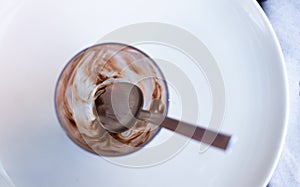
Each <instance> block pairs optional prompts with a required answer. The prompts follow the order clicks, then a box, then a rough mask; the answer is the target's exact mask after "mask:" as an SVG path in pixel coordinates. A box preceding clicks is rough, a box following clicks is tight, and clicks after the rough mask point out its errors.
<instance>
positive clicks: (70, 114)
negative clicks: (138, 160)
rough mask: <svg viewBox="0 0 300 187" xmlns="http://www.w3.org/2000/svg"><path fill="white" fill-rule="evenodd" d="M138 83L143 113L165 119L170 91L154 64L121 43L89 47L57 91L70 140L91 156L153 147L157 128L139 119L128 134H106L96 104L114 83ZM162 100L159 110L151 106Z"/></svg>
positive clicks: (71, 64) (65, 72)
mask: <svg viewBox="0 0 300 187" xmlns="http://www.w3.org/2000/svg"><path fill="white" fill-rule="evenodd" d="M115 81H118V82H130V83H133V84H136V85H137V86H138V87H139V88H140V89H141V90H142V92H143V96H144V105H143V108H144V109H145V110H152V111H158V112H160V113H162V114H163V115H165V113H166V109H167V100H168V97H167V86H166V83H165V81H164V78H163V75H162V73H161V71H160V70H159V68H158V66H157V65H156V64H155V63H154V61H153V60H152V59H151V58H149V57H148V56H147V55H146V54H144V53H143V52H141V51H139V50H138V49H136V48H134V47H131V46H128V45H124V44H117V43H106V44H100V45H96V46H92V47H90V48H87V49H86V50H84V51H82V52H80V53H79V54H77V55H76V56H75V57H74V58H73V59H72V60H71V61H70V62H69V64H68V65H67V66H66V68H65V69H64V70H63V72H62V74H61V76H60V79H59V81H58V84H57V89H56V101H55V102H56V111H57V115H58V118H59V120H60V123H61V125H62V127H63V128H64V129H65V130H66V132H67V134H68V136H69V137H70V138H71V139H72V140H73V141H74V142H75V143H76V144H77V145H79V146H80V147H82V148H84V149H85V150H87V151H90V152H93V153H96V154H99V155H105V156H118V155H124V154H128V153H131V152H133V151H135V150H137V149H139V148H141V147H142V146H144V145H145V144H146V143H147V142H149V141H150V140H151V139H152V138H153V137H154V136H155V134H156V133H157V132H158V130H159V127H158V126H157V125H154V124H151V123H149V122H145V121H142V120H137V121H136V123H135V124H134V125H133V127H132V128H130V129H129V130H128V131H125V132H123V133H110V132H108V131H106V130H105V129H104V128H103V127H102V125H101V122H100V120H99V116H98V115H97V112H96V103H95V100H96V99H97V97H98V96H99V95H100V94H101V93H102V92H103V90H104V88H105V87H106V86H108V85H110V84H112V83H113V82H115ZM154 101H156V103H157V101H159V103H161V104H160V106H157V105H155V104H153V102H154Z"/></svg>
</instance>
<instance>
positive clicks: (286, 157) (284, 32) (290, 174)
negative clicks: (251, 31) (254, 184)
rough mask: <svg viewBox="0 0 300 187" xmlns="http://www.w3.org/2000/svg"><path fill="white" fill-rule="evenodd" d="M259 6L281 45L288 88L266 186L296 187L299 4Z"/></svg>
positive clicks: (277, 0)
mask: <svg viewBox="0 0 300 187" xmlns="http://www.w3.org/2000/svg"><path fill="white" fill-rule="evenodd" d="M262 6H263V9H264V10H265V12H266V14H267V16H268V17H269V19H270V21H271V24H272V25H273V27H274V30H275V32H276V34H277V36H278V39H279V42H280V44H281V47H282V50H283V54H284V57H285V62H286V66H287V71H288V79H289V89H290V90H289V91H290V115H289V127H288V132H287V137H286V142H285V146H284V149H283V152H282V155H281V159H280V161H279V164H278V166H277V169H276V171H275V173H274V175H273V177H272V179H271V181H270V184H269V187H277V186H278V187H282V186H289V187H294V186H295V187H298V186H300V136H299V134H300V123H299V122H300V1H299V0H267V1H265V2H263V3H262Z"/></svg>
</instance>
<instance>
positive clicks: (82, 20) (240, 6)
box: [0, 0, 288, 187]
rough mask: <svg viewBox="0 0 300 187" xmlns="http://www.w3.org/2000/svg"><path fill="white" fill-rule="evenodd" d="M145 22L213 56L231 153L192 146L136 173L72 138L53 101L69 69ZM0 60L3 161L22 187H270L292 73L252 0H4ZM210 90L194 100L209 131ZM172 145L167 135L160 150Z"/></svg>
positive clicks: (174, 111) (160, 137)
mask: <svg viewBox="0 0 300 187" xmlns="http://www.w3.org/2000/svg"><path fill="white" fill-rule="evenodd" d="M143 22H161V23H167V24H172V25H175V26H177V27H180V28H184V29H185V30H187V31H189V32H190V33H191V34H193V35H194V36H196V37H197V38H198V39H199V40H200V41H202V42H203V43H204V44H205V46H206V47H207V49H209V51H210V53H211V54H212V56H213V58H214V59H215V61H216V63H217V65H218V68H219V69H220V71H221V73H222V77H223V80H224V85H225V93H226V94H225V96H226V100H225V102H226V107H225V115H224V119H223V123H222V128H221V131H224V132H227V133H230V134H234V135H235V136H236V137H238V140H237V142H236V144H234V145H233V147H232V150H231V152H227V153H224V152H222V151H219V150H215V149H212V148H210V149H208V150H207V151H205V152H199V144H198V143H196V142H194V141H191V142H189V143H188V144H187V145H186V146H185V147H184V148H183V149H182V150H181V151H180V152H177V154H175V155H173V157H172V158H170V159H168V160H164V161H165V162H163V163H159V164H157V165H154V166H151V167H147V168H139V169H135V168H132V167H123V166H120V165H115V164H112V163H111V162H107V160H106V159H103V158H101V157H99V156H95V155H92V154H90V153H87V152H85V151H83V150H81V149H80V148H78V147H77V146H75V145H74V144H73V143H72V142H71V141H70V140H69V139H68V138H67V136H66V135H65V133H64V132H63V130H62V128H61V127H60V125H59V123H58V121H57V118H56V115H55V109H54V102H53V101H54V90H55V85H56V81H57V79H58V76H59V73H60V72H61V70H62V68H63V67H64V65H65V64H66V63H67V61H68V60H69V59H70V58H71V57H72V56H73V55H75V53H77V52H78V51H79V50H81V49H83V48H85V47H87V46H90V45H92V44H94V43H95V42H97V41H98V40H99V39H100V38H102V37H103V36H104V35H106V34H108V33H110V32H112V31H114V30H116V29H118V28H121V27H124V26H127V25H130V24H135V23H143ZM154 34H156V35H160V34H162V33H159V32H158V33H154ZM170 34H171V33H170ZM137 37H138V35H137ZM144 49H145V51H146V52H147V50H148V51H149V53H152V52H153V51H155V50H153V51H152V52H151V46H148V48H147V46H144ZM0 59H1V60H0V66H1V67H0V75H1V80H0V85H1V92H0V98H1V105H0V159H1V160H2V162H3V165H4V167H5V168H6V170H7V173H8V175H9V176H10V177H11V178H12V181H13V182H14V183H15V184H16V186H20V187H21V186H22V187H24V186H25V187H34V186H74V187H76V186H77V187H80V186H95V185H98V186H101V185H102V186H107V187H110V186H118V185H120V186H121V185H122V186H166V185H168V186H214V187H215V186H222V187H224V186H249V187H253V186H265V185H266V184H267V182H268V180H269V179H270V177H271V174H272V172H273V170H274V168H275V166H276V163H277V161H278V158H279V155H280V151H281V148H282V144H283V140H284V135H285V131H286V122H287V112H288V111H287V110H288V107H287V105H288V96H287V95H288V94H287V87H286V86H287V83H286V73H285V67H284V62H283V58H282V54H281V50H280V47H279V45H278V41H277V39H276V37H275V35H274V32H273V30H272V28H271V26H270V24H269V22H268V21H267V19H266V17H265V15H264V13H263V12H262V10H261V9H260V8H259V6H258V5H257V4H256V3H255V2H254V1H251V0H239V1H238V0H231V1H228V0H219V1H204V0H200V1H196V0H190V1H179V0H178V1H177V0H175V1H174V0H173V1H171V0H165V1H159V0H152V1H138V0H128V1H117V0H111V1H101V0H86V1H71V0H60V1H58V0H52V1H40V0H26V1H25V0H24V1H22V0H14V1H12V0H4V1H1V2H0ZM162 70H163V71H166V70H164V68H162ZM187 71H189V70H187ZM205 73H206V72H204V74H205ZM166 74H167V73H166ZM199 77H201V78H200V79H199V81H200V82H201V81H203V80H205V78H203V76H202V75H201V74H199ZM167 78H168V76H167ZM191 78H193V76H191ZM193 79H194V78H193ZM196 82H197V81H196ZM201 88H202V87H199V89H201ZM203 89H206V87H205V86H204V87H203ZM207 90H208V91H207ZM207 90H206V91H204V92H203V93H204V94H201V93H200V92H197V95H198V96H197V97H198V98H199V102H201V101H203V102H204V103H205V105H207V106H205V105H204V106H203V105H201V106H200V110H199V111H203V113H204V115H203V117H202V118H201V117H200V118H201V119H198V121H200V122H203V123H205V122H209V121H208V120H209V115H212V114H211V113H212V112H211V111H212V103H213V102H211V101H210V99H211V98H210V93H209V87H208V88H207ZM172 95H173V101H175V100H176V97H177V95H176V88H174V89H173V91H172V93H171V101H172ZM179 95H180V94H179ZM207 100H208V101H207ZM176 107H177V108H178V109H180V107H181V105H180V103H179V104H178V103H173V108H172V105H171V106H170V114H169V115H173V116H176V115H179V114H180V112H178V110H177V109H176ZM201 107H202V108H201ZM203 107H204V108H203ZM206 107H207V108H208V112H205V108H206ZM207 116H208V117H207ZM201 120H202V121H201ZM168 137H170V136H169V134H168V132H167V131H162V132H160V134H159V135H158V138H157V140H160V142H159V141H156V142H155V141H154V142H153V143H152V144H153V146H159V145H160V143H161V142H162V141H164V140H166V139H168ZM135 154H136V153H133V154H131V155H128V157H130V156H133V157H134V155H135ZM137 154H138V152H137ZM157 154H159V152H158V153H157Z"/></svg>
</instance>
